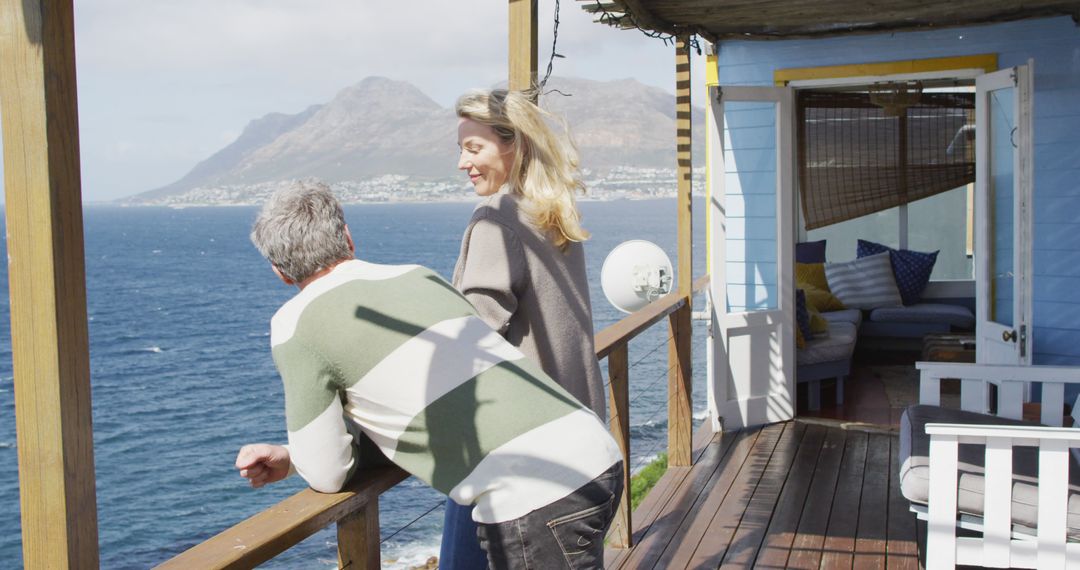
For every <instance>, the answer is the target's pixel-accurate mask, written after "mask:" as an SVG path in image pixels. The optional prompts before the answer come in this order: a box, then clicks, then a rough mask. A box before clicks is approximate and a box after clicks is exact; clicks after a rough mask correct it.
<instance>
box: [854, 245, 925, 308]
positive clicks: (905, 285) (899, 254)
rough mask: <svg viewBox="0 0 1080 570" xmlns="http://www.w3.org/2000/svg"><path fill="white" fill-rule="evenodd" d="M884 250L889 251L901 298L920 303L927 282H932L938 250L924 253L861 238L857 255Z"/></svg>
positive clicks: (865, 255) (908, 303)
mask: <svg viewBox="0 0 1080 570" xmlns="http://www.w3.org/2000/svg"><path fill="white" fill-rule="evenodd" d="M884 251H887V252H889V261H890V262H892V270H893V277H895V278H896V287H897V288H898V289H900V298H901V299H902V300H903V302H904V304H905V305H914V304H915V303H918V302H919V301H920V300H921V299H922V294H923V291H925V290H926V284H927V283H929V282H930V274H931V273H932V272H933V271H934V263H936V262H937V256H938V252H937V251H935V252H931V253H923V252H921V251H912V250H910V249H893V248H891V247H889V246H887V245H881V244H880V243H874V242H872V241H866V240H862V239H861V240H859V243H858V245H857V246H856V251H855V255H856V257H868V256H871V255H875V254H878V253H881V252H884ZM939 251H940V250H939Z"/></svg>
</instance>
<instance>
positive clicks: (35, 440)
mask: <svg viewBox="0 0 1080 570" xmlns="http://www.w3.org/2000/svg"><path fill="white" fill-rule="evenodd" d="M0 77H3V80H2V81H0V102H2V105H0V110H2V112H3V121H2V122H3V132H4V144H3V147H4V166H5V169H4V189H5V194H6V196H7V204H6V207H5V210H6V212H5V213H6V216H7V235H8V242H7V254H8V257H7V259H8V267H9V276H8V277H9V282H10V291H11V345H12V350H11V352H12V365H13V368H14V372H15V424H16V429H17V440H18V443H17V447H18V456H19V481H20V491H19V495H20V505H21V513H22V536H23V542H22V551H23V561H22V562H23V565H24V566H25V567H26V568H50V569H52V568H56V569H64V568H97V567H98V532H97V530H98V527H97V502H96V497H95V487H94V447H93V446H94V440H93V433H92V422H91V407H90V356H89V348H88V345H89V342H88V330H87V329H88V327H87V319H86V271H85V257H84V253H83V219H82V196H81V182H80V175H79V117H78V105H77V103H76V86H75V32H74V14H73V8H72V2H71V1H70V0H69V1H57V2H45V1H43V0H21V1H15V0H4V2H3V4H2V6H0Z"/></svg>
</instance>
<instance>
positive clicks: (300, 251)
mask: <svg viewBox="0 0 1080 570" xmlns="http://www.w3.org/2000/svg"><path fill="white" fill-rule="evenodd" d="M345 232H346V229H345V213H344V212H342V210H341V204H339V203H338V201H337V198H335V197H334V194H333V192H331V191H330V187H329V186H327V185H326V184H324V183H322V182H319V181H316V180H301V181H298V182H294V183H293V184H292V185H291V186H289V187H288V188H283V189H281V190H278V191H277V192H274V194H273V195H272V196H271V197H270V200H269V201H267V202H266V205H264V206H263V208H262V211H261V212H259V216H258V217H257V218H256V219H255V224H254V225H253V226H252V228H251V243H253V244H255V247H256V248H258V250H259V253H261V254H262V255H263V257H265V258H266V259H267V260H268V261H269V262H270V263H272V264H273V265H274V266H275V267H277V269H278V271H280V272H281V274H282V275H284V276H285V277H287V278H289V279H290V280H292V281H294V282H296V283H300V282H302V281H304V280H305V279H307V278H308V277H311V276H312V275H314V274H316V273H318V272H319V271H320V270H322V269H325V268H327V267H331V266H332V265H334V264H335V263H337V262H339V261H342V260H346V259H351V258H352V256H353V254H352V251H351V250H350V249H349V241H348V239H347V238H346V233H345Z"/></svg>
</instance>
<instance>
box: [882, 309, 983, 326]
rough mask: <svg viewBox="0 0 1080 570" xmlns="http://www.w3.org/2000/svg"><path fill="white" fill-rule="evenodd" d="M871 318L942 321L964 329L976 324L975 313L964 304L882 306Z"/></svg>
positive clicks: (890, 320)
mask: <svg viewBox="0 0 1080 570" xmlns="http://www.w3.org/2000/svg"><path fill="white" fill-rule="evenodd" d="M870 320H871V321H874V322H880V323H940V324H944V325H949V326H953V327H957V328H962V329H969V328H971V327H973V326H975V315H973V314H972V313H971V309H969V308H967V307H964V306H963V305H944V304H940V303H917V304H915V305H909V306H907V307H882V308H879V309H874V310H873V311H871V312H870Z"/></svg>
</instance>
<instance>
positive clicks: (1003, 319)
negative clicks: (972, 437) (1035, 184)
mask: <svg viewBox="0 0 1080 570" xmlns="http://www.w3.org/2000/svg"><path fill="white" fill-rule="evenodd" d="M1031 108H1032V89H1031V65H1030V64H1029V65H1021V66H1018V67H1013V68H1009V69H1003V70H1001V71H996V72H994V73H988V74H986V75H981V76H979V77H978V78H977V79H976V80H975V125H976V126H975V136H976V143H975V149H976V154H975V165H976V171H975V196H976V205H975V232H976V241H975V267H976V281H975V283H976V324H975V334H976V344H975V353H976V354H975V358H976V360H977V361H978V362H980V363H984V364H1031V352H1032V350H1031V348H1032V346H1031V345H1032V337H1031V327H1030V321H1031V255H1032V251H1031V250H1032V223H1031V222H1032V219H1031V209H1032V183H1031V182H1032V164H1031V161H1032V156H1033V155H1032V142H1031V141H1032V132H1031Z"/></svg>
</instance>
